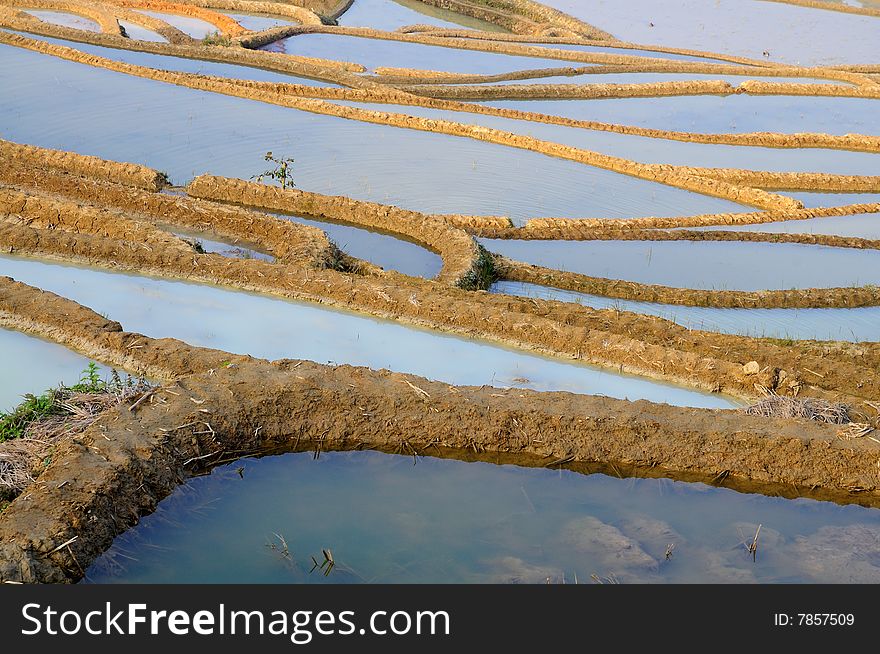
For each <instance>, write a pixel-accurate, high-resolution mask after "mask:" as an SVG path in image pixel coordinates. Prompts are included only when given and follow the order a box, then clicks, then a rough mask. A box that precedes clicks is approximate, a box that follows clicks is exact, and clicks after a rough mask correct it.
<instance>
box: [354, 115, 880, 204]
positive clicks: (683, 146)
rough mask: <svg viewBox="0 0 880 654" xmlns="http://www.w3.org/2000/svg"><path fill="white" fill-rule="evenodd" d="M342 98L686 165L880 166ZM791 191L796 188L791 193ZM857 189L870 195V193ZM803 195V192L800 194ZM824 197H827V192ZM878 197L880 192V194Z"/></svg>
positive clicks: (879, 157)
mask: <svg viewBox="0 0 880 654" xmlns="http://www.w3.org/2000/svg"><path fill="white" fill-rule="evenodd" d="M338 104H344V105H348V106H353V107H363V108H365V109H374V110H376V111H394V112H397V113H405V114H409V115H411V116H421V117H425V118H442V119H445V120H452V121H456V122H466V123H472V124H475V125H483V126H485V127H492V128H495V129H500V130H504V131H508V132H514V133H517V134H525V135H527V136H532V137H534V138H537V139H542V140H544V141H553V142H556V143H564V144H565V145H571V146H574V147H577V148H583V149H585V150H594V151H596V152H602V153H605V154H610V155H614V156H617V157H623V158H625V159H631V160H633V161H639V162H642V163H666V164H676V165H681V166H705V167H709V168H745V169H751V170H772V171H780V172H824V173H834V174H839V175H876V174H877V173H878V171H880V154H876V153H870V152H851V151H847V150H829V149H821V148H760V147H752V146H742V145H718V144H715V143H689V142H686V141H672V140H667V139H658V138H651V137H647V136H635V135H632V134H619V133H615V132H604V131H599V130H592V129H584V128H580V127H565V126H561V125H550V124H547V123H539V122H535V121H530V120H511V119H508V118H499V117H497V116H486V115H482V114H471V113H465V112H461V111H441V110H437V109H427V108H424V107H409V106H401V105H388V104H368V103H357V102H339V103H338ZM788 195H792V194H791V193H788ZM813 195H816V194H805V197H807V196H813ZM835 195H839V197H838V200H839V201H835V204H849V203H851V202H871V201H872V200H870V199H862V200H859V199H854V200H849V198H850V197H852V196H849V195H845V194H835ZM856 195H863V196H866V194H856ZM798 197H799V198H800V195H799V196H798ZM821 197H823V198H824V197H825V195H822V196H821ZM866 197H867V196H866ZM876 197H878V198H880V194H878V195H877V196H876ZM811 206H815V205H811Z"/></svg>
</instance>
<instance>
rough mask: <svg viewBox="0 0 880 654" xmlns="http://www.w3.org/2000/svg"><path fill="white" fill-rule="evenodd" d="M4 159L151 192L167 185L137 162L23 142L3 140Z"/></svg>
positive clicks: (0, 149) (159, 175) (0, 147)
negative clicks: (101, 157)
mask: <svg viewBox="0 0 880 654" xmlns="http://www.w3.org/2000/svg"><path fill="white" fill-rule="evenodd" d="M0 160H2V161H3V162H4V164H5V163H7V162H8V163H10V164H13V165H14V164H21V165H27V166H35V167H38V168H49V169H52V170H58V171H64V172H69V173H73V174H76V175H85V176H88V177H93V178H95V179H100V180H104V181H112V182H115V183H117V184H125V185H129V186H135V187H137V188H142V189H146V190H147V191H158V190H160V189H161V188H162V187H163V186H164V185H165V184H166V179H165V176H164V175H163V174H162V173H160V172H159V171H157V170H153V169H152V168H147V167H146V166H141V165H138V164H133V163H121V162H117V161H107V160H106V159H100V158H98V157H92V156H88V155H83V154H76V153H74V152H65V151H63V150H50V149H47V148H38V147H35V146H32V145H21V144H19V143H13V142H12V141H4V140H2V139H0Z"/></svg>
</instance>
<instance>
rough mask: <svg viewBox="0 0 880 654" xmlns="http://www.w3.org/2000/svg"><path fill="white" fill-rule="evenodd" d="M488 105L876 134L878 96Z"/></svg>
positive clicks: (692, 126)
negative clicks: (876, 97) (872, 98)
mask: <svg viewBox="0 0 880 654" xmlns="http://www.w3.org/2000/svg"><path fill="white" fill-rule="evenodd" d="M486 104H491V105H492V106H496V107H509V108H511V109H521V110H523V111H536V112H538V113H542V114H553V115H557V116H566V117H568V118H574V119H576V120H596V121H600V122H605V123H616V124H619V125H636V126H639V127H648V128H651V129H663V130H671V131H681V132H700V133H721V134H727V133H738V132H781V133H783V134H794V133H797V132H820V133H825V134H838V135H841V134H869V135H876V134H880V111H878V107H880V101H878V100H871V99H866V98H834V97H810V96H797V95H748V94H745V93H742V94H734V95H682V96H670V97H661V98H612V99H603V100H492V101H491V102H487V103H486Z"/></svg>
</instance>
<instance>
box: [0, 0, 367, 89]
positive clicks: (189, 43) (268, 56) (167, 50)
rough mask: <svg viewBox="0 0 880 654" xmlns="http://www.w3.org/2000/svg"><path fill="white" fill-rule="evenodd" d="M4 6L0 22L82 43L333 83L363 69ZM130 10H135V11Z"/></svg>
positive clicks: (1, 24)
mask: <svg viewBox="0 0 880 654" xmlns="http://www.w3.org/2000/svg"><path fill="white" fill-rule="evenodd" d="M4 10H6V8H4V7H2V6H0V26H3V27H7V28H10V29H14V30H19V31H25V32H32V33H34V34H42V35H44V36H49V37H54V38H59V39H65V40H68V41H78V42H82V43H91V44H93V45H103V46H107V47H110V48H121V49H123V50H136V51H139V52H148V53H152V54H161V55H169V56H172V57H185V58H188V59H203V60H205V61H217V62H220V63H226V64H239V65H242V66H256V67H259V68H266V69H268V70H275V71H279V72H286V73H291V74H293V75H302V76H304V77H311V78H314V79H319V80H320V79H326V80H327V81H330V82H334V83H344V82H342V81H341V80H343V79H344V80H348V79H350V76H347V75H345V74H344V73H345V72H346V71H349V72H355V73H358V72H363V71H364V68H363V66H361V65H360V64H355V63H351V62H344V61H330V60H326V59H314V58H311V57H298V56H296V55H288V54H282V53H278V52H265V51H263V50H248V49H246V48H241V47H234V46H229V47H225V46H219V45H218V46H214V45H205V44H201V43H195V42H194V41H193V39H191V38H190V37H189V36H187V35H185V34H184V36H185V37H186V41H184V42H181V43H176V42H170V43H157V42H152V41H136V40H133V39H127V38H123V37H122V36H119V35H116V34H95V33H93V32H86V31H83V30H75V29H71V28H68V27H61V26H59V25H51V24H49V23H43V22H42V21H39V20H37V19H36V18H33V17H32V16H27V15H24V14H16V13H15V12H11V11H9V10H6V11H4ZM132 13H135V14H137V12H132ZM137 15H138V16H140V17H141V18H148V17H147V16H144V15H143V14H137ZM154 20H155V19H154ZM132 22H137V21H132ZM181 34H183V32H181ZM0 36H2V37H3V41H2V42H3V43H10V44H11V43H12V42H11V41H7V40H6V39H9V38H10V37H15V36H16V35H7V34H2V35H0ZM17 38H21V37H17ZM78 61H81V63H88V62H87V61H86V58H83V59H80V60H78Z"/></svg>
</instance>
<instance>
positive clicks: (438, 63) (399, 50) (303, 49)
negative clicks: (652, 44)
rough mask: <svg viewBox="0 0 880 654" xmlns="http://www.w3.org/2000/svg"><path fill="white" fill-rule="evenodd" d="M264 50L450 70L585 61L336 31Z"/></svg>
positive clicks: (367, 63) (284, 41) (521, 67)
mask: <svg viewBox="0 0 880 654" xmlns="http://www.w3.org/2000/svg"><path fill="white" fill-rule="evenodd" d="M263 49H264V50H272V51H275V52H286V53H288V54H295V55H303V56H307V57H321V58H324V59H336V60H341V61H353V62H355V63H359V64H361V65H363V66H366V68H367V69H368V70H371V71H372V70H375V69H376V68H380V67H383V66H388V67H393V68H400V67H406V68H415V69H419V70H442V71H446V72H450V73H472V74H477V73H480V74H494V73H509V72H511V71H514V70H525V69H528V68H556V67H559V66H573V65H581V66H583V65H585V64H580V63H572V62H570V61H567V60H563V59H553V58H549V57H546V58H540V57H531V56H519V55H508V54H501V53H496V52H485V51H479V50H462V49H460V48H450V47H443V46H436V45H425V44H423V43H411V42H405V41H388V40H385V39H370V38H365V37H360V36H347V35H339V34H299V35H297V36H291V37H288V38H286V39H282V40H280V41H276V42H275V43H272V44H271V45H268V46H264V48H263Z"/></svg>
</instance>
